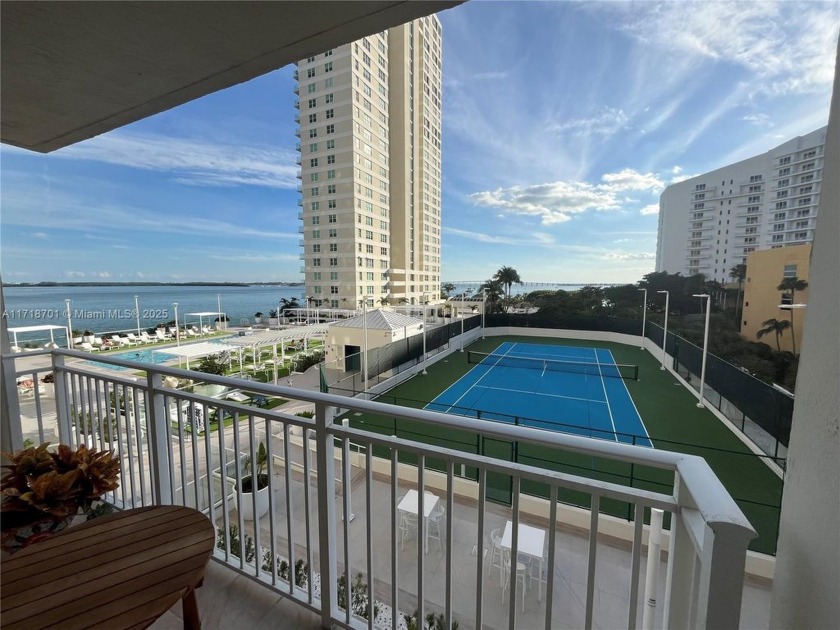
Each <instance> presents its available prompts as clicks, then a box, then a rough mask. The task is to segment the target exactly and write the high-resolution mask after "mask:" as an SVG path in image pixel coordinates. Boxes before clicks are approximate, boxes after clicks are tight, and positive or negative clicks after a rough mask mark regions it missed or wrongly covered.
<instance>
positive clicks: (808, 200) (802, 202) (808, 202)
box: [799, 197, 811, 206]
mask: <svg viewBox="0 0 840 630" xmlns="http://www.w3.org/2000/svg"><path fill="white" fill-rule="evenodd" d="M799 205H800V206H810V205H811V198H810V197H803V198H802V199H800V200H799Z"/></svg>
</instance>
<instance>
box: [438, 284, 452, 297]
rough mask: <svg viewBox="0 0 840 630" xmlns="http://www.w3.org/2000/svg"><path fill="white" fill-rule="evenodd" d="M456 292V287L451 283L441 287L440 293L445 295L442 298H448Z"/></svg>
mask: <svg viewBox="0 0 840 630" xmlns="http://www.w3.org/2000/svg"><path fill="white" fill-rule="evenodd" d="M454 290H455V285H454V284H452V283H451V282H444V283H443V284H442V285H440V292H441V293H442V294H443V295H442V296H441V297H444V298H448V297H449V296H450V295H451V294H452V292H453V291H454Z"/></svg>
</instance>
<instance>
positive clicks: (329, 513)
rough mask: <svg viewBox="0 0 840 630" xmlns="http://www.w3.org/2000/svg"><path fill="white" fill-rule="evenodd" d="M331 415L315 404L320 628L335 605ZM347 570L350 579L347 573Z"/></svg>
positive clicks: (326, 623) (328, 624)
mask: <svg viewBox="0 0 840 630" xmlns="http://www.w3.org/2000/svg"><path fill="white" fill-rule="evenodd" d="M334 415H335V408H334V407H330V406H328V405H326V404H324V403H316V404H315V442H316V445H317V448H318V453H317V461H318V478H317V488H318V550H319V554H320V558H321V563H320V565H321V627H323V628H330V627H332V617H333V609H334V608H336V605H337V597H336V596H337V592H336V579H337V578H338V567H337V564H336V540H335V538H336V537H335V452H334V451H335V444H334V441H333V435H332V433H331V432H329V431H328V427H329V426H330V425H331V424H332V422H333V416H334ZM342 465H344V464H342ZM310 570H311V569H310ZM347 570H348V575H349V569H347ZM348 586H349V584H348ZM348 600H349V594H348Z"/></svg>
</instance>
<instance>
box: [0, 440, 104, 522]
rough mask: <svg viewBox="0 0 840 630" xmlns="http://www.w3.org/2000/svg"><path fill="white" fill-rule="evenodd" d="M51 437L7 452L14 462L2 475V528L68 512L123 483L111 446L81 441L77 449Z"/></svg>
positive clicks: (84, 509)
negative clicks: (108, 448) (101, 447)
mask: <svg viewBox="0 0 840 630" xmlns="http://www.w3.org/2000/svg"><path fill="white" fill-rule="evenodd" d="M48 447H49V443H46V444H41V446H38V447H30V448H27V449H24V450H22V451H18V452H17V453H13V454H6V458H7V459H8V460H9V461H10V462H11V463H10V464H5V465H4V466H3V468H6V469H7V470H8V472H7V473H6V474H5V475H4V476H3V477H2V479H0V491H2V506H0V512H2V514H3V519H2V527H3V529H7V528H11V527H19V526H21V525H25V524H29V523H34V522H37V521H40V520H43V519H46V518H53V519H56V520H58V519H63V518H68V517H70V516H72V515H74V514H76V513H78V512H79V511H80V510H81V511H82V512H88V511H89V510H90V508H91V504H92V503H93V502H94V501H96V500H97V499H99V498H100V497H101V496H102V495H103V494H104V493H106V492H110V491H112V490H116V489H117V488H118V487H119V485H120V484H119V481H118V477H119V474H120V462H119V460H118V459H115V458H114V454H113V453H112V452H111V451H96V450H92V449H88V447H87V446H85V445H84V444H82V445H81V446H79V448H78V449H77V450H75V451H74V450H73V449H72V448H70V447H69V446H67V445H66V444H59V445H58V447H57V448H56V450H55V451H50V450H48Z"/></svg>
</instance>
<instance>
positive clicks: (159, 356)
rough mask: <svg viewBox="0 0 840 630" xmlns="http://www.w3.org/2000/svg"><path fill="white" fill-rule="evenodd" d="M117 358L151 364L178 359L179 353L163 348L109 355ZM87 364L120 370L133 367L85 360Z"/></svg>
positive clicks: (123, 370)
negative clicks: (169, 351) (163, 349)
mask: <svg viewBox="0 0 840 630" xmlns="http://www.w3.org/2000/svg"><path fill="white" fill-rule="evenodd" d="M108 356H110V357H113V358H115V359H122V360H123V361H135V362H136V363H148V364H149V365H159V364H161V363H166V362H167V361H172V360H173V359H177V358H178V355H176V354H169V353H167V352H163V351H162V350H130V351H129V352H118V353H116V354H110V355H108ZM85 364H86V365H94V366H96V367H101V368H107V369H109V370H116V371H118V372H125V371H126V370H130V369H131V368H127V367H123V366H121V365H111V364H110V363H102V362H101V361H85Z"/></svg>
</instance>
